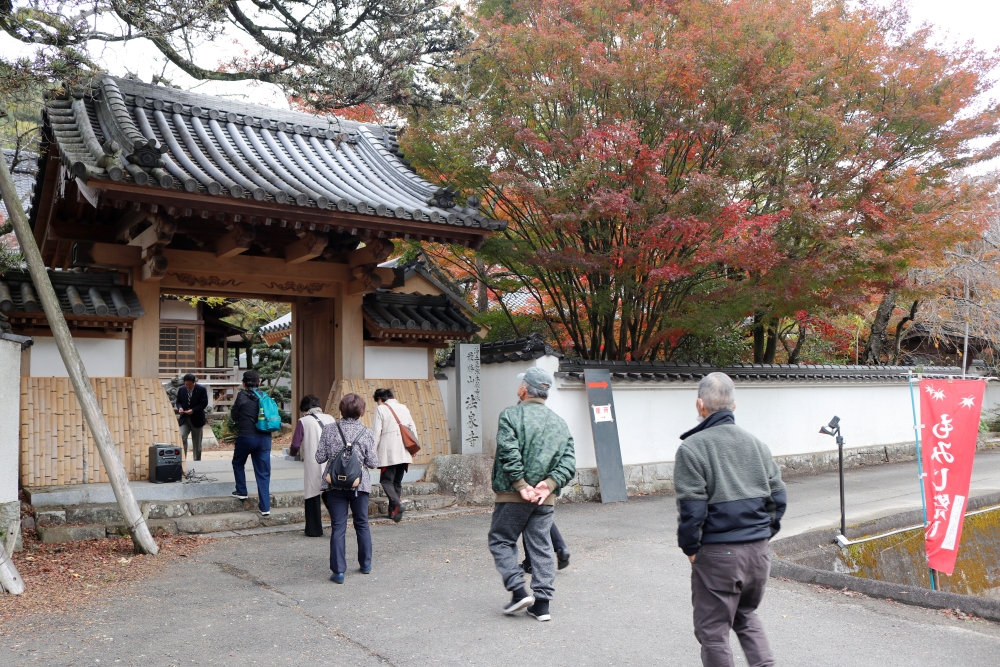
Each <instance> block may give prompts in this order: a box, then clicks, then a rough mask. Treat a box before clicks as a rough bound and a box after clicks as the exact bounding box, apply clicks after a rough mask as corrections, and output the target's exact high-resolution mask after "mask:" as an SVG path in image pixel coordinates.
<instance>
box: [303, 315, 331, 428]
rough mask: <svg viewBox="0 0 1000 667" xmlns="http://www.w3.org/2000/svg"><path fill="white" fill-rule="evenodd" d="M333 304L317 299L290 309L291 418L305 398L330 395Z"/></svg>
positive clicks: (321, 398) (321, 399)
mask: <svg viewBox="0 0 1000 667" xmlns="http://www.w3.org/2000/svg"><path fill="white" fill-rule="evenodd" d="M336 335H337V333H336V327H335V324H334V300H333V299H317V300H315V301H312V302H309V303H296V304H294V305H293V307H292V354H293V355H294V358H293V361H294V366H295V371H294V373H293V378H292V383H293V395H292V402H293V405H292V408H293V411H292V413H293V415H296V418H297V414H298V407H299V400H300V399H301V398H302V397H303V396H305V395H306V394H313V395H315V396H317V397H319V399H320V401H323V399H325V398H326V396H327V395H328V394H329V393H330V387H332V386H333V380H334V378H335V377H336V368H335V359H334V354H335V349H336V347H335V345H334V342H335V337H336Z"/></svg>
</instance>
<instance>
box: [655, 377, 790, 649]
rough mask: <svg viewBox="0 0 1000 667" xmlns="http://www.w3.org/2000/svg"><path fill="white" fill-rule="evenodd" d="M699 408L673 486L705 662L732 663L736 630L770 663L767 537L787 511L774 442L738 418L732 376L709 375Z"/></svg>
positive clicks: (702, 384)
mask: <svg viewBox="0 0 1000 667" xmlns="http://www.w3.org/2000/svg"><path fill="white" fill-rule="evenodd" d="M696 407H697V409H698V415H699V417H700V418H701V423H699V424H698V426H696V427H695V428H693V429H691V430H690V431H688V432H687V433H685V434H683V435H682V436H681V440H682V441H683V442H681V446H680V448H679V449H678V450H677V458H676V462H675V467H674V486H675V487H676V489H677V509H678V512H679V514H680V517H679V520H678V526H677V542H678V545H679V546H680V548H681V549H682V550H683V551H684V553H685V554H686V555H687V557H688V559H689V560H690V561H691V601H692V604H693V605H694V634H695V637H697V638H698V642H699V643H700V644H701V662H702V664H703V665H704V666H705V667H732V665H733V653H732V650H731V649H730V647H729V630H730V629H733V630H735V631H736V636H737V637H739V640H740V645H741V646H742V647H743V653H744V654H745V655H746V658H747V662H748V663H749V664H750V667H769V666H770V665H773V664H774V656H773V655H772V654H771V647H770V646H769V645H768V642H767V636H766V635H765V634H764V626H763V625H762V624H761V622H760V618H759V617H758V616H757V606H758V605H759V604H760V602H761V600H762V599H763V597H764V589H765V586H766V585H767V578H768V575H769V574H770V570H771V552H770V549H769V547H768V542H769V541H770V539H771V538H772V537H774V535H775V534H776V533H777V532H778V530H779V529H780V528H781V517H782V516H783V515H784V513H785V504H786V503H785V485H784V483H783V482H782V481H781V472H780V471H779V470H778V466H777V465H776V464H775V462H774V459H773V458H771V451H770V450H769V449H768V448H767V445H765V444H764V443H763V442H761V441H760V440H758V439H757V438H755V437H754V436H752V435H750V434H749V433H747V432H746V431H744V430H743V429H741V428H740V427H739V426H737V425H736V419H735V417H734V416H733V410H735V409H736V388H735V387H734V386H733V381H732V380H731V379H730V378H729V376H727V375H726V374H724V373H710V374H709V375H707V376H705V377H704V378H703V379H702V381H701V382H700V383H699V384H698V400H697V401H696Z"/></svg>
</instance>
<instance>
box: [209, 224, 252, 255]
mask: <svg viewBox="0 0 1000 667" xmlns="http://www.w3.org/2000/svg"><path fill="white" fill-rule="evenodd" d="M255 238H257V230H255V229H254V228H253V225H248V224H246V223H241V224H238V225H236V226H235V227H234V228H233V231H231V232H229V233H228V234H226V235H225V236H223V237H222V238H220V239H219V240H218V241H216V242H215V256H216V257H217V258H219V259H226V258H228V257H235V256H236V255H239V254H240V253H244V252H246V251H247V250H248V249H249V248H250V245H251V244H252V243H253V240H254V239H255Z"/></svg>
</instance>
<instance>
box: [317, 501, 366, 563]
mask: <svg viewBox="0 0 1000 667" xmlns="http://www.w3.org/2000/svg"><path fill="white" fill-rule="evenodd" d="M323 502H324V503H326V509H327V510H329V511H330V520H331V522H332V524H333V526H332V528H333V531H332V532H333V534H332V535H331V536H330V570H331V571H332V572H335V573H337V572H347V544H346V539H347V509H348V507H349V508H350V509H351V514H353V515H354V532H355V533H356V534H357V537H358V565H360V566H361V568H362V569H364V570H367V569H368V568H370V567H371V566H372V534H371V531H370V530H369V529H368V494H367V493H357V494H355V493H354V491H338V490H336V489H333V490H330V491H324V492H323Z"/></svg>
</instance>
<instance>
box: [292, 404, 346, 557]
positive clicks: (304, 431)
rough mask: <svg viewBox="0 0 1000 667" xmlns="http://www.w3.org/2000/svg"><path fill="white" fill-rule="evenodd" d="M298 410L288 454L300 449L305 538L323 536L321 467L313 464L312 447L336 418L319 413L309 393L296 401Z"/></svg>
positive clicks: (313, 453)
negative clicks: (303, 492) (325, 427)
mask: <svg viewBox="0 0 1000 667" xmlns="http://www.w3.org/2000/svg"><path fill="white" fill-rule="evenodd" d="M299 412H301V413H302V418H301V419H299V423H298V424H296V425H295V433H294V435H292V446H291V447H290V448H289V450H288V453H289V454H291V455H292V456H298V454H299V451H300V450H301V452H302V483H303V490H304V491H305V494H304V495H305V499H306V535H307V536H308V537H323V503H322V498H321V496H320V494H321V493H322V489H320V484H321V483H322V481H323V468H324V467H325V466H324V465H323V464H321V463H316V449H317V447H318V446H319V438H320V436H321V435H323V427H324V426H326V425H327V424H332V423H334V422H335V421H336V420H335V419H334V418H333V417H331V416H330V415H328V414H324V413H323V409H322V408H321V407H320V406H319V399H318V398H317V397H315V396H313V395H312V394H309V395H308V396H303V397H302V400H301V401H299Z"/></svg>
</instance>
